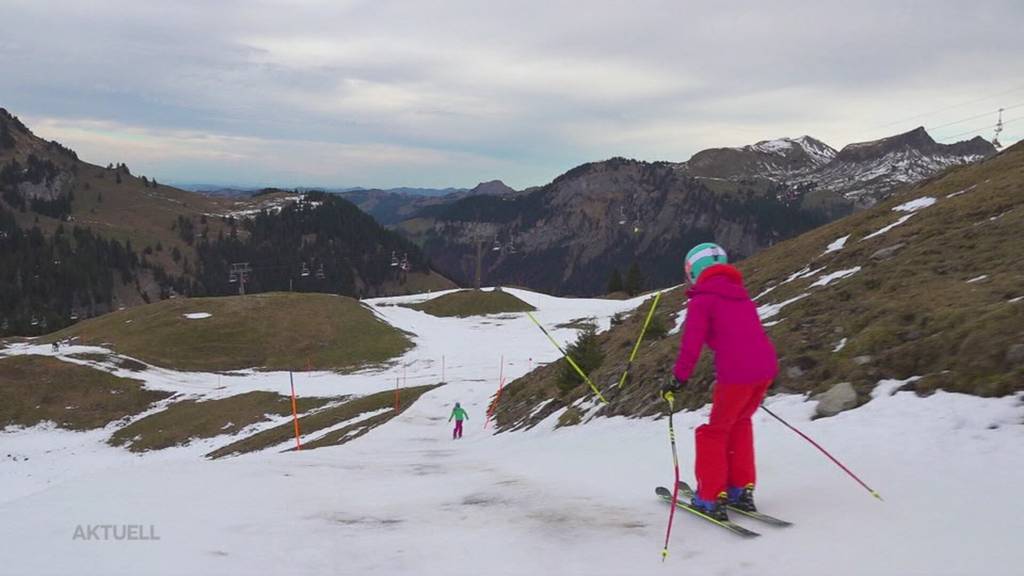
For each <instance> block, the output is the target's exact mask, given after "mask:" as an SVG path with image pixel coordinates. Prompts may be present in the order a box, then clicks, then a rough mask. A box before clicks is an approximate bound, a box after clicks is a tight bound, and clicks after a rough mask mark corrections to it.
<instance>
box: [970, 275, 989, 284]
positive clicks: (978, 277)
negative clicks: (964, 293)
mask: <svg viewBox="0 0 1024 576" xmlns="http://www.w3.org/2000/svg"><path fill="white" fill-rule="evenodd" d="M986 278H988V274H982V275H981V276H975V277H974V278H971V279H970V280H968V281H967V283H968V284H974V283H975V282H981V281H982V280H984V279H986Z"/></svg>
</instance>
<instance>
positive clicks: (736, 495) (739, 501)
mask: <svg viewBox="0 0 1024 576" xmlns="http://www.w3.org/2000/svg"><path fill="white" fill-rule="evenodd" d="M728 497H729V506H732V507H733V508H736V509H737V510H743V511H744V512H757V506H754V485H753V484H747V485H746V486H744V487H742V488H737V487H730V488H729V490H728Z"/></svg>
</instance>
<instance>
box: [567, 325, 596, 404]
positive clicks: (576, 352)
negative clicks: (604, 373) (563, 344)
mask: <svg viewBox="0 0 1024 576" xmlns="http://www.w3.org/2000/svg"><path fill="white" fill-rule="evenodd" d="M566 353H567V354H568V355H569V357H570V358H572V359H573V360H574V361H575V362H576V364H577V365H578V366H579V367H580V368H581V369H582V370H583V372H585V373H586V374H587V376H590V373H591V372H593V371H594V370H597V369H598V368H599V367H600V366H601V363H602V362H604V351H603V350H601V344H600V342H598V339H597V332H596V331H595V329H594V328H593V327H589V328H587V329H586V330H584V331H583V332H580V335H579V337H577V338H576V341H575V342H573V343H572V344H571V345H569V347H568V348H567V349H566ZM583 382H584V380H583V378H582V377H581V376H580V375H579V373H578V372H576V370H575V369H574V368H573V367H572V366H571V365H570V364H569V362H568V361H563V363H562V367H561V369H560V370H559V372H558V389H559V390H561V391H562V392H563V393H566V392H569V391H570V390H572V389H573V388H576V387H577V386H579V385H580V384H582V383H583Z"/></svg>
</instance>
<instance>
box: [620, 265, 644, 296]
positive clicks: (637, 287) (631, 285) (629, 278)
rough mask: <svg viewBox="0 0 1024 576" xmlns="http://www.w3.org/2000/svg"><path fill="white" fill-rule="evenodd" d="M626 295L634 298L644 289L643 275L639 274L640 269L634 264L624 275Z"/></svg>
mask: <svg viewBox="0 0 1024 576" xmlns="http://www.w3.org/2000/svg"><path fill="white" fill-rule="evenodd" d="M625 288H626V293H627V294H629V295H630V296H636V295H637V294H639V293H641V292H643V289H644V275H643V273H641V272H640V267H639V266H637V263H636V262H633V264H632V265H631V266H630V267H629V272H627V273H626V282H625Z"/></svg>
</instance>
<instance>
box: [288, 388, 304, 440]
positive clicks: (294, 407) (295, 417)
mask: <svg viewBox="0 0 1024 576" xmlns="http://www.w3.org/2000/svg"><path fill="white" fill-rule="evenodd" d="M288 380H289V381H290V382H291V384H292V421H293V422H294V423H295V449H296V450H302V441H301V440H300V439H299V436H300V434H299V410H298V405H297V404H296V401H295V377H294V376H293V375H292V371H291V370H289V371H288Z"/></svg>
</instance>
